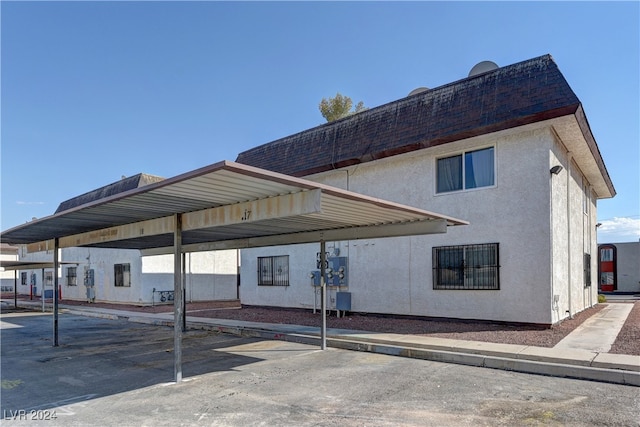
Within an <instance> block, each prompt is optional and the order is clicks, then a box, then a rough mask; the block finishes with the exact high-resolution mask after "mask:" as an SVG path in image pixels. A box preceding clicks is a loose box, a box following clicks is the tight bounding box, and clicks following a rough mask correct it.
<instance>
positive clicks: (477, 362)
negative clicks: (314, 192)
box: [19, 301, 640, 386]
mask: <svg viewBox="0 0 640 427" xmlns="http://www.w3.org/2000/svg"><path fill="white" fill-rule="evenodd" d="M19 305H22V306H31V305H34V304H32V303H29V302H25V301H19ZM618 306H623V307H618ZM626 306H628V307H626ZM631 306H632V305H631V304H626V303H616V304H608V305H607V307H605V309H603V310H602V311H601V313H602V312H604V313H603V314H602V315H600V316H598V315H597V314H596V315H594V316H593V317H592V318H591V319H589V320H591V322H590V323H589V324H588V325H585V326H584V327H580V328H576V330H575V331H574V332H573V333H571V334H570V335H568V336H567V337H566V338H565V339H564V340H563V341H561V343H562V345H557V346H556V347H554V348H545V347H533V346H525V345H513V344H500V343H488V342H479V341H464V340H452V339H445V338H435V337H425V336H416V335H400V334H389V333H375V332H363V331H354V330H346V329H331V328H330V329H327V345H328V346H330V347H335V348H341V349H347V350H355V351H368V352H374V353H381V354H387V355H396V356H402V357H412V358H418V359H425V360H433V361H439V362H445V363H458V364H464V365H471V366H478V367H486V368H494V369H502V370H508V371H517V372H524V373H531V374H540V375H550V376H556V377H567V378H577V379H585V380H593V381H602V382H609V383H616V384H628V385H635V386H640V356H632V355H623V354H610V353H607V352H606V351H603V349H604V348H606V349H607V350H608V349H609V348H610V346H611V344H608V346H607V344H602V345H601V346H600V347H598V348H597V349H595V350H594V349H593V348H588V349H585V348H584V346H582V347H581V345H578V344H577V343H581V342H590V343H592V344H593V343H598V342H600V341H601V340H602V339H603V338H604V339H606V341H607V342H609V341H611V336H613V340H615V336H616V335H617V334H618V331H619V330H620V327H621V326H622V324H623V323H624V319H626V315H628V313H629V311H630V310H631ZM609 307H610V308H609ZM627 308H628V311H626V315H624V310H626V309H627ZM60 309H61V311H62V312H68V313H72V314H78V315H83V316H92V317H101V318H109V319H127V320H129V321H132V322H140V323H148V324H155V325H164V326H173V313H142V312H135V311H125V310H115V309H107V308H96V307H85V306H71V305H64V304H61V305H60ZM611 318H615V319H616V320H615V321H611ZM620 322H621V323H620ZM586 323H587V322H585V324H586ZM187 327H188V328H192V329H203V330H213V331H217V332H221V333H227V334H234V335H238V336H245V337H260V338H265V339H276V340H285V341H293V342H300V343H304V344H314V345H320V330H319V328H318V327H311V326H300V325H283V324H272V323H259V322H246V321H238V320H228V319H212V318H201V317H192V316H187ZM607 328H608V329H607ZM616 328H617V329H616ZM603 331H604V332H603ZM585 337H590V338H585ZM611 342H613V341H611ZM592 347H593V346H592Z"/></svg>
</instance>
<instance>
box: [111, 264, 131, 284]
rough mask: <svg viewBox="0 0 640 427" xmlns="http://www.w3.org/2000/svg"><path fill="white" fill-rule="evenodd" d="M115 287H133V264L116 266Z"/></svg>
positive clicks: (114, 270)
mask: <svg viewBox="0 0 640 427" xmlns="http://www.w3.org/2000/svg"><path fill="white" fill-rule="evenodd" d="M113 273H114V280H115V283H114V284H115V286H118V287H128V286H131V264H115V265H114V266H113Z"/></svg>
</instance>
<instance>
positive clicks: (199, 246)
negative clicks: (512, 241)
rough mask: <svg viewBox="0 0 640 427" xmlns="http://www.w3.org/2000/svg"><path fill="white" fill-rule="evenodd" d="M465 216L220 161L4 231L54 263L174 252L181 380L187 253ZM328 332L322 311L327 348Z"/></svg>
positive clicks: (416, 226) (432, 226) (379, 232)
mask: <svg viewBox="0 0 640 427" xmlns="http://www.w3.org/2000/svg"><path fill="white" fill-rule="evenodd" d="M466 224H468V223H467V222H466V221H463V220H460V219H456V218H452V217H448V216H445V215H440V214H436V213H433V212H429V211H426V210H423V209H418V208H413V207H409V206H405V205H402V204H398V203H394V202H389V201H384V200H381V199H377V198H373V197H369V196H364V195H361V194H358V193H354V192H351V191H346V190H342V189H339V188H335V187H331V186H327V185H323V184H319V183H316V182H312V181H308V180H304V179H300V178H295V177H291V176H288V175H283V174H279V173H275V172H270V171H266V170H263V169H258V168H254V167H251V166H246V165H242V164H239V163H234V162H230V161H222V162H219V163H215V164H212V165H209V166H205V167H203V168H200V169H196V170H194V171H191V172H187V173H184V174H182V175H178V176H175V177H173V178H169V179H166V180H163V181H159V182H156V183H153V184H149V185H146V186H144V187H140V188H136V189H133V190H129V191H126V192H123V193H120V194H116V195H113V196H110V197H106V198H103V199H100V200H96V201H94V202H90V203H87V204H84V205H81V206H78V207H75V208H71V209H69V210H66V211H63V212H59V213H56V214H54V215H51V216H48V217H45V218H41V219H36V220H33V221H31V222H28V223H26V224H23V225H20V226H17V227H14V228H11V229H9V230H6V231H4V232H3V233H2V241H3V242H5V243H10V244H14V245H15V244H25V245H27V248H28V251H29V252H38V251H44V250H51V249H53V250H54V262H55V263H57V259H55V258H57V252H58V251H57V249H58V248H65V247H82V246H84V247H101V248H120V249H140V250H142V251H143V252H142V254H143V255H153V254H162V253H174V255H175V256H174V260H175V262H174V290H175V291H176V292H175V300H174V307H175V310H174V312H175V331H176V332H175V333H176V338H175V357H176V381H180V380H181V377H182V372H181V340H182V335H181V333H182V329H181V321H180V319H181V317H182V309H183V308H182V289H183V283H182V279H181V270H182V265H181V258H182V257H181V256H180V254H181V253H184V252H194V251H207V250H216V249H239V248H249V247H258V246H274V245H286V244H298V243H312V242H321V243H322V244H324V242H325V241H338V240H356V239H360V238H367V239H370V238H383V237H397V236H409V235H420V234H433V233H445V232H446V231H447V226H456V225H466ZM321 253H324V251H321ZM324 289H325V287H324V285H323V290H324ZM54 291H55V294H56V295H55V299H56V301H57V289H55V290H54ZM324 303H325V302H324V301H323V308H324ZM323 313H324V310H323ZM178 331H179V332H178ZM324 338H325V319H324V314H323V328H322V342H323V348H324Z"/></svg>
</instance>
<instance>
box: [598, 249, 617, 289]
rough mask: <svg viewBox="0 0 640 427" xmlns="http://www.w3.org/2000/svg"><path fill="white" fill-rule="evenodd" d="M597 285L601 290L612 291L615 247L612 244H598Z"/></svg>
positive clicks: (614, 275)
mask: <svg viewBox="0 0 640 427" xmlns="http://www.w3.org/2000/svg"><path fill="white" fill-rule="evenodd" d="M598 272H599V273H600V278H599V280H598V285H599V286H598V287H599V288H600V290H601V291H603V292H613V291H615V290H616V289H617V286H616V284H617V283H616V281H617V280H616V279H617V277H616V247H615V246H614V245H600V246H598Z"/></svg>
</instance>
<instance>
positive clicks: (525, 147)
mask: <svg viewBox="0 0 640 427" xmlns="http://www.w3.org/2000/svg"><path fill="white" fill-rule="evenodd" d="M554 144H555V141H554V137H553V134H552V133H551V131H550V130H549V129H545V128H538V129H536V128H534V127H528V128H526V129H525V130H523V129H522V128H521V129H520V130H519V131H507V132H501V133H500V134H494V135H493V136H483V137H479V138H472V139H469V140H464V141H459V142H455V143H450V144H445V145H442V146H438V147H434V148H430V149H425V150H421V151H418V152H412V153H409V154H406V155H400V156H394V157H391V158H387V159H383V160H379V161H375V162H370V163H365V164H361V165H357V166H355V167H350V168H348V169H342V170H337V171H333V172H331V173H325V174H319V175H315V176H311V177H307V178H310V179H313V180H317V181H319V182H322V183H326V184H330V185H334V186H337V187H341V188H348V189H349V190H352V191H356V192H359V193H363V194H367V195H371V196H375V197H379V198H382V199H387V200H391V201H396V202H400V203H403V204H407V205H410V206H416V207H420V208H424V209H427V210H430V211H433V212H438V213H442V214H446V215H450V216H453V217H457V218H461V219H464V220H467V221H469V222H470V225H468V226H460V227H449V229H448V232H447V233H446V234H443V235H431V236H416V237H405V238H393V239H377V240H362V241H350V242H341V243H336V246H338V247H340V249H341V256H344V255H346V256H348V257H349V288H348V291H349V292H351V293H352V310H353V311H362V312H377V313H394V314H410V315H423V316H435V317H455V318H469V319H490V320H499V321H511V322H531V323H543V324H549V323H553V322H554V321H555V320H554V316H553V315H552V312H551V311H552V310H551V306H552V300H553V293H552V292H556V293H560V294H561V295H562V294H565V295H566V294H568V292H566V291H564V292H560V291H559V288H560V287H562V286H563V284H562V283H560V282H561V280H560V278H561V277H563V273H562V268H563V266H562V262H560V263H559V265H557V266H556V265H555V263H554V266H555V269H554V271H553V277H554V283H555V286H556V289H555V290H554V291H552V288H551V282H552V281H551V277H552V272H551V266H552V263H551V262H550V259H551V256H552V254H551V242H552V234H551V227H550V223H551V222H553V224H554V228H562V222H563V221H565V222H566V217H567V215H566V208H564V210H563V207H562V206H561V205H562V203H561V202H560V201H558V204H559V205H560V206H557V207H554V209H555V210H558V209H559V210H560V212H561V215H560V216H559V217H557V218H556V216H555V213H554V214H552V213H551V196H550V192H549V191H550V190H549V188H550V181H551V178H550V174H549V168H550V166H549V164H550V151H551V150H552V149H553V147H554ZM487 146H494V147H495V150H496V151H495V155H496V178H497V181H496V185H495V186H494V187H488V188H481V189H475V190H469V191H462V192H455V193H448V194H435V166H436V158H437V157H440V156H443V155H449V154H456V153H459V152H461V151H462V150H469V149H478V148H483V147H487ZM565 187H566V183H565ZM556 191H561V189H554V192H556ZM554 194H555V193H554ZM565 194H566V192H565ZM554 198H555V196H554ZM558 198H560V197H559V196H558ZM565 199H566V195H565ZM554 201H555V200H554ZM565 206H566V205H565ZM579 206H580V205H579ZM593 210H594V211H595V208H594V209H593ZM552 215H553V219H552ZM580 215H583V214H582V211H580ZM562 216H564V218H565V219H564V220H563V219H562ZM572 222H573V219H572ZM580 231H581V232H582V217H580ZM565 239H566V233H565ZM575 239H576V241H575V242H573V243H572V247H576V248H578V249H579V251H578V252H579V253H580V260H579V261H580V262H579V266H581V265H582V247H583V246H582V245H583V240H582V235H580V238H579V239H578V238H577V237H576V238H575ZM561 240H562V237H560V236H556V235H554V236H553V241H554V242H555V243H557V244H560V245H561ZM477 243H499V245H500V248H499V250H500V281H501V285H500V290H497V291H489V290H475V291H471V290H434V289H433V284H432V265H431V264H432V261H431V258H432V248H433V247H435V246H445V245H465V244H477ZM328 246H330V245H329V244H328ZM561 249H562V248H560V249H558V251H561ZM318 250H319V245H300V246H291V247H289V248H286V247H279V248H265V249H259V250H258V249H256V250H243V251H242V287H241V289H242V292H241V300H242V302H243V304H250V305H272V306H292V307H303V306H307V305H310V304H311V305H312V304H313V296H314V294H313V290H312V289H311V286H310V283H311V282H310V279H308V274H309V272H310V271H311V270H315V257H316V252H318ZM594 253H595V251H594ZM284 254H289V255H290V256H291V259H290V268H291V271H290V278H291V285H290V286H289V287H269V286H261V287H258V286H257V285H256V283H257V277H256V276H257V275H256V258H257V257H258V256H266V255H284ZM565 254H566V252H565ZM553 256H554V257H555V256H556V253H555V251H554V254H553ZM573 258H575V257H573ZM573 258H572V260H573ZM565 259H566V260H567V261H565V263H566V262H568V258H567V257H566V256H565ZM298 262H300V263H301V264H302V265H304V266H305V267H300V266H299V265H298ZM594 265H595V264H594ZM564 268H565V270H566V265H565V266H564ZM577 268H578V271H575V272H573V274H574V277H578V275H579V278H580V283H581V282H582V268H581V267H577ZM565 276H566V275H565ZM565 285H566V281H565ZM581 290H582V289H576V290H575V291H574V292H575V296H574V300H576V299H577V298H578V295H581V294H580V292H579V291H581ZM572 304H574V305H575V304H577V302H576V301H573V302H572ZM581 304H582V303H581ZM328 305H329V306H330V307H331V306H332V302H331V301H329V304H328Z"/></svg>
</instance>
